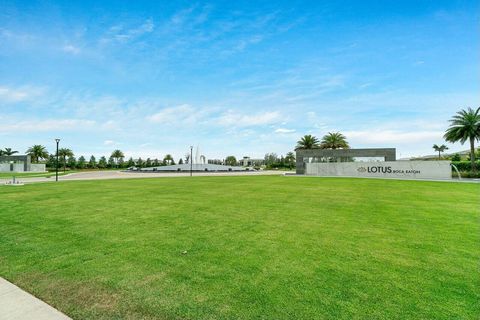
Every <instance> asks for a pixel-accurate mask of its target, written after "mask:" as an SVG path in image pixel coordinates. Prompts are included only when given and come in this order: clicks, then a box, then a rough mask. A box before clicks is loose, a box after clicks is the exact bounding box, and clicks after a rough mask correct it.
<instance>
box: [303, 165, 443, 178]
mask: <svg viewBox="0 0 480 320" xmlns="http://www.w3.org/2000/svg"><path fill="white" fill-rule="evenodd" d="M305 174H306V175H314V176H323V177H362V178H370V177H374V178H399V179H451V178H452V169H451V166H450V161H382V162H331V163H307V164H306V170H305Z"/></svg>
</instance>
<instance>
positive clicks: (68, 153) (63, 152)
mask: <svg viewBox="0 0 480 320" xmlns="http://www.w3.org/2000/svg"><path fill="white" fill-rule="evenodd" d="M58 156H59V157H62V158H63V172H65V170H66V169H67V157H73V151H72V150H71V149H67V148H61V149H58Z"/></svg>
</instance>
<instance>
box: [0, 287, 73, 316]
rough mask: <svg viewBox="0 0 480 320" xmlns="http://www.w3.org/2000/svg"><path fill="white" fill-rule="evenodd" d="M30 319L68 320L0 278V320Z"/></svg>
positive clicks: (58, 312)
mask: <svg viewBox="0 0 480 320" xmlns="http://www.w3.org/2000/svg"><path fill="white" fill-rule="evenodd" d="M30 319H31V320H68V319H70V318H69V317H67V316H66V315H64V314H63V313H61V312H60V311H58V310H56V309H55V308H53V307H51V306H49V305H48V304H46V303H45V302H43V301H41V300H39V299H37V298H35V297H34V296H32V295H31V294H29V293H27V292H25V291H23V290H22V289H20V288H19V287H17V286H16V285H14V284H12V283H10V282H8V281H7V280H5V279H3V278H1V277H0V320H30ZM70 320H71V319H70Z"/></svg>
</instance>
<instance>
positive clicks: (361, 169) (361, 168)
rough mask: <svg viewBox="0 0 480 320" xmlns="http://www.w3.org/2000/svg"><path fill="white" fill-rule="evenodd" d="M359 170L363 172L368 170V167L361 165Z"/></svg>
mask: <svg viewBox="0 0 480 320" xmlns="http://www.w3.org/2000/svg"><path fill="white" fill-rule="evenodd" d="M357 171H358V172H362V173H363V172H366V171H367V169H366V168H365V167H360V168H358V169H357Z"/></svg>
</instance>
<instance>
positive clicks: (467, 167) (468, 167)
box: [452, 160, 480, 172]
mask: <svg viewBox="0 0 480 320" xmlns="http://www.w3.org/2000/svg"><path fill="white" fill-rule="evenodd" d="M452 164H453V165H455V166H456V167H457V169H458V171H466V172H468V171H472V164H471V162H470V161H452ZM475 167H476V168H477V170H480V160H477V161H475ZM452 170H453V171H455V169H453V167H452Z"/></svg>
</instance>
